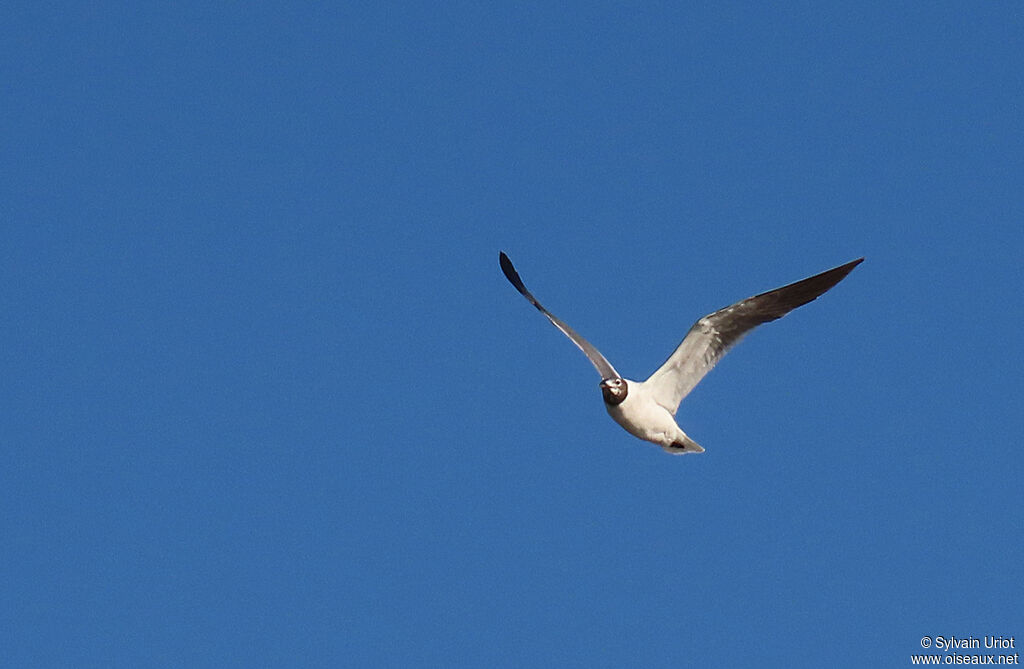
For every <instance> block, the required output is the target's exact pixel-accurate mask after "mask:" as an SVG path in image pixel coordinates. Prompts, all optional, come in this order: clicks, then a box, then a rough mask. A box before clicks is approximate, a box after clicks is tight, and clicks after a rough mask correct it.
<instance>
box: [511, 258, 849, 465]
mask: <svg viewBox="0 0 1024 669" xmlns="http://www.w3.org/2000/svg"><path fill="white" fill-rule="evenodd" d="M498 260H499V263H500V264H501V271H502V272H504V274H505V278H506V279H508V280H509V282H510V283H511V284H512V285H513V286H515V289H516V290H518V291H519V292H520V293H521V294H522V295H523V297H525V298H526V299H527V300H529V301H530V304H532V305H533V306H535V307H536V308H537V310H538V311H540V312H541V313H542V314H544V315H545V316H547V319H548V320H549V321H551V323H552V324H553V325H554V326H555V327H556V328H558V329H559V330H561V331H562V333H563V334H565V336H566V337H568V338H569V339H571V340H572V343H574V344H576V346H578V347H579V349H580V350H581V351H583V352H584V353H585V354H586V356H587V358H589V359H590V362H591V363H592V364H593V365H594V367H596V368H597V371H598V372H599V373H600V374H601V384H600V387H601V395H602V397H603V398H604V408H605V410H607V411H608V414H609V415H610V416H611V417H612V418H613V419H614V420H615V422H616V423H618V424H619V425H621V426H622V427H623V428H624V429H625V430H626V431H627V432H629V433H630V434H632V435H633V436H634V437H638V438H640V439H643V440H645V441H649V442H651V443H654V444H657V445H659V446H661V447H662V448H663V449H664V450H665V451H666V452H668V453H672V454H673V455H681V454H684V453H703V452H704V449H703V448H702V447H701V446H700V445H699V444H698V443H697V442H695V441H694V440H693V439H691V438H690V437H689V436H687V434H686V433H685V432H683V431H682V429H680V427H679V425H678V424H677V423H676V420H675V415H676V410H678V408H679V403H680V402H682V401H683V398H684V397H686V396H687V395H688V394H689V393H690V391H691V390H693V389H694V387H695V386H696V385H697V384H698V383H700V380H701V379H703V378H704V375H705V374H707V373H708V372H709V371H711V368H712V367H714V366H715V364H716V363H717V362H718V361H719V360H720V359H721V358H722V356H724V355H725V354H726V353H727V352H728V351H729V349H730V348H732V347H733V346H735V345H736V344H737V343H738V342H739V341H740V339H742V338H743V337H744V335H746V334H747V333H748V332H750V331H751V330H753V329H754V328H755V327H757V326H758V325H761V324H762V323H768V322H770V321H774V320H777V319H779V318H782V317H783V316H785V315H786V314H788V313H789V312H790V311H792V310H793V309H796V308H797V307H799V306H803V305H805V304H807V303H808V302H810V301H811V300H814V299H816V298H817V297H818V296H819V295H822V294H823V293H825V292H826V291H827V290H829V289H830V288H832V287H833V286H835V285H836V284H837V283H839V282H840V281H842V280H843V279H844V278H846V275H847V274H849V273H850V272H851V271H853V268H854V267H856V266H857V265H859V264H860V263H862V262H863V261H864V258H858V259H857V260H852V261H850V262H848V263H846V264H845V265H840V266H839V267H835V268H833V269H830V270H828V271H825V272H822V273H821V274H815V275H814V276H812V277H809V278H807V279H803V280H802V281H797V282H796V283H791V284H789V285H786V286H782V287H781V288H776V289H775V290H769V291H768V292H766V293H760V294H758V295H755V296H753V297H748V298H747V299H745V300H740V301H739V302H737V303H735V304H732V305H730V306H728V307H724V308H722V309H719V310H718V311H715V312H712V313H710V314H708V315H707V316H704V317H703V318H699V319H697V322H696V323H694V324H693V327H691V328H690V330H689V332H687V333H686V336H685V337H683V341H682V342H680V344H679V346H678V347H676V350H675V351H674V352H673V353H672V355H670V356H669V357H668V360H666V361H665V362H664V364H662V365H661V367H659V368H658V369H657V370H656V371H655V372H654V373H653V374H651V375H650V376H649V377H648V378H647V380H646V381H633V380H630V379H626V378H624V377H623V376H622V375H620V374H619V373H618V372H616V371H615V368H614V367H612V365H611V363H610V362H608V360H607V359H606V358H605V357H604V356H603V355H601V352H600V351H598V350H597V349H596V348H594V346H593V345H592V344H591V343H590V342H588V341H587V340H586V339H584V338H583V337H581V336H580V335H579V334H577V333H576V331H575V330H573V329H572V328H571V327H569V326H568V325H566V323H565V322H564V321H562V320H560V319H558V318H557V317H556V316H555V315H554V314H552V313H551V312H550V311H548V310H547V309H545V308H544V307H543V306H541V303H540V302H538V301H537V298H535V297H534V296H533V294H532V293H531V292H530V291H529V290H527V289H526V286H525V285H523V280H522V279H520V278H519V272H517V271H516V268H515V267H514V266H513V265H512V261H511V260H509V259H508V256H507V255H505V253H504V252H503V251H502V252H499V255H498Z"/></svg>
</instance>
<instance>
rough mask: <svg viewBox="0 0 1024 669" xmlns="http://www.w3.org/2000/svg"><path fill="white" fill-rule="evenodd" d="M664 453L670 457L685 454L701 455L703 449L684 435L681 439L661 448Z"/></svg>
mask: <svg viewBox="0 0 1024 669" xmlns="http://www.w3.org/2000/svg"><path fill="white" fill-rule="evenodd" d="M662 448H663V449H665V452H666V453H671V454H672V455H684V454H686V453H703V452H704V449H703V448H702V447H701V445H700V444H698V443H697V442H696V441H694V440H693V439H690V438H689V437H688V436H686V434H683V435H682V438H680V439H676V440H675V441H674V442H672V444H671V445H669V446H662Z"/></svg>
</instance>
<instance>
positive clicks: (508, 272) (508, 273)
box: [498, 252, 622, 380]
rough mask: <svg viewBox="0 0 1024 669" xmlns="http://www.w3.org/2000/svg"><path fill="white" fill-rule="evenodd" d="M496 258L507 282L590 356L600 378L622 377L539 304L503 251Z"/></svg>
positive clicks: (601, 356)
mask: <svg viewBox="0 0 1024 669" xmlns="http://www.w3.org/2000/svg"><path fill="white" fill-rule="evenodd" d="M498 260H499V262H500V263H501V271H502V272H504V273H505V278H506V279H508V280H509V283H511V284H512V285H513V286H515V288H516V290H518V291H519V292H520V293H522V295H523V297H525V298H526V299H528V300H529V301H530V304H532V305H533V306H535V307H537V310H538V311H540V312H541V313H542V314H544V315H545V316H547V317H548V320H549V321H551V322H552V323H553V324H554V326H555V327H556V328H558V329H559V330H561V331H562V332H563V333H564V334H565V336H566V337H568V338H569V339H571V340H572V343H574V344H576V345H577V346H578V347H579V348H580V350H581V351H583V352H584V353H586V354H587V357H588V358H590V362H591V363H592V364H593V365H594V367H596V368H597V371H598V372H600V374H601V379H602V380H603V379H618V378H622V377H620V376H619V373H618V372H616V371H615V368H614V367H612V365H611V363H610V362H608V361H607V360H605V357H604V356H603V355H601V352H600V351H598V350H597V349H596V348H594V347H593V345H592V344H591V343H590V342H588V341H587V340H586V339H584V338H583V337H581V336H579V335H578V334H577V333H576V331H575V330H573V329H572V328H571V327H569V326H568V325H566V324H565V323H563V322H562V321H561V320H559V319H558V318H557V317H556V316H555V315H554V314H552V313H551V312H550V311H548V310H547V309H545V308H544V307H543V306H541V303H540V302H538V301H537V298H535V297H534V296H533V294H532V293H531V292H530V291H528V290H527V289H526V286H524V285H523V280H522V279H520V278H519V272H517V271H516V268H515V267H513V266H512V261H511V260H509V259H508V256H507V255H505V253H504V252H500V253H499V256H498Z"/></svg>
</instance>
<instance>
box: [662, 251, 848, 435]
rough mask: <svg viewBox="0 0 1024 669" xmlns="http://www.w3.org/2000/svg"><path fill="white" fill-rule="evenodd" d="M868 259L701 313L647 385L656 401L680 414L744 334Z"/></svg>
mask: <svg viewBox="0 0 1024 669" xmlns="http://www.w3.org/2000/svg"><path fill="white" fill-rule="evenodd" d="M863 261H864V258H859V259H857V260H854V261H852V262H848V263H846V264H845V265H840V266H839V267H836V268H834V269H830V270H828V271H827V272H822V273H821V274H816V275H814V276H812V277H810V278H807V279H804V280H803V281H797V282H796V283H791V284H789V285H788V286H783V287H782V288H776V289H775V290H770V291H768V292H767V293H761V294H760V295H755V296H754V297H749V298H747V299H745V300H741V301H739V302H737V303H736V304H733V305H731V306H728V307H725V308H724V309H719V310H718V311H716V312H714V313H712V314H708V315H707V316H705V317H704V318H701V319H699V320H698V321H697V322H696V323H694V324H693V327H691V328H690V331H689V332H687V333H686V336H685V337H684V338H683V341H682V342H681V343H680V344H679V346H678V347H677V348H676V350H675V351H674V352H673V353H672V355H670V356H669V358H668V360H666V361H665V363H664V364H663V365H662V366H661V367H659V368H658V370H657V371H656V372H654V374H651V376H650V378H648V379H647V381H645V382H644V383H645V385H648V386H650V387H651V388H652V389H653V391H654V399H655V401H656V402H657V403H658V404H660V405H661V406H663V407H665V408H666V409H668V410H669V411H671V412H672V414H673V415H675V413H676V409H678V408H679V403H680V402H681V401H682V400H683V398H684V397H686V396H687V395H688V394H689V393H690V391H691V390H693V388H694V386H696V385H697V384H698V383H700V380H701V379H702V378H704V375H705V374H707V373H708V372H709V371H711V368H712V367H714V366H715V364H716V363H717V362H718V361H719V360H720V359H721V358H722V356H723V355H725V354H726V352H728V350H729V349H730V348H732V347H733V346H734V345H735V344H737V343H738V342H739V340H740V339H742V338H743V336H744V335H745V334H747V333H748V332H750V331H751V330H753V329H754V328H755V327H757V326H758V325H760V324H761V323H767V322H769V321H774V320H776V319H777V318H782V317H783V316H785V315H786V314H788V313H789V312H790V311H792V310H793V309H796V308H797V307H799V306H802V305H804V304H807V303H808V302H810V301H811V300H813V299H815V298H816V297H818V296H819V295H821V294H822V293H824V292H825V291H827V290H828V289H830V288H832V286H834V285H836V284H837V283H839V282H840V281H842V280H843V278H845V277H846V275H847V274H849V273H850V272H851V271H852V270H853V268H854V267H856V266H857V265H859V264H860V263H861V262H863Z"/></svg>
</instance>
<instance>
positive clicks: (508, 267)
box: [498, 251, 526, 295]
mask: <svg viewBox="0 0 1024 669" xmlns="http://www.w3.org/2000/svg"><path fill="white" fill-rule="evenodd" d="M498 262H499V263H500V264H501V271H502V273H503V274H504V275H505V278H506V279H508V280H509V283H511V284H512V285H513V286H514V287H515V289H516V290H518V291H519V292H520V293H522V294H523V295H526V286H524V285H523V280H522V279H520V278H519V272H517V271H516V268H515V267H513V266H512V261H511V260H509V259H508V256H507V255H505V252H504V251H498Z"/></svg>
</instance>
